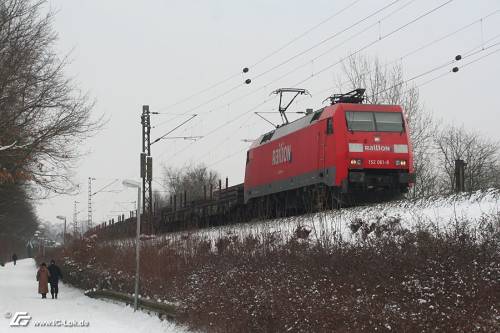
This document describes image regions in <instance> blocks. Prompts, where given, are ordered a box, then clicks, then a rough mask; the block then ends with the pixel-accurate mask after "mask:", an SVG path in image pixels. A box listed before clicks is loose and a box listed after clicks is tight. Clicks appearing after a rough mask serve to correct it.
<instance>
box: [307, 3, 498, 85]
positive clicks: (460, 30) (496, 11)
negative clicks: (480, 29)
mask: <svg viewBox="0 0 500 333" xmlns="http://www.w3.org/2000/svg"><path fill="white" fill-rule="evenodd" d="M498 13H500V10H495V11H493V12H490V13H489V14H487V15H485V16H483V17H481V18H479V19H477V20H474V21H472V22H470V23H468V24H466V25H464V26H462V27H460V28H459V29H457V30H454V31H452V32H450V33H447V34H445V35H444V36H441V37H438V38H436V39H434V40H432V41H430V42H429V43H426V44H424V45H423V46H420V47H417V48H415V49H413V50H411V51H409V52H407V53H405V54H404V55H402V56H400V57H398V58H396V59H394V60H392V61H389V62H386V63H385V64H384V65H383V66H382V68H387V67H388V66H389V65H391V64H394V63H397V62H401V61H403V60H404V59H406V58H408V57H410V56H412V55H414V54H416V53H418V52H420V51H423V50H425V49H427V48H428V47H430V46H432V45H435V44H437V43H439V42H441V41H443V40H446V39H447V38H450V37H452V36H454V35H456V34H458V33H460V32H462V31H464V30H466V29H467V28H470V27H472V26H474V25H476V24H478V23H479V22H481V21H482V20H483V21H484V20H485V19H487V18H489V17H491V16H493V15H496V14H498ZM498 37H500V34H497V35H495V36H493V37H491V38H489V39H488V40H486V41H484V42H483V43H488V42H490V41H492V40H495V39H497V38H498ZM483 45H484V44H483ZM372 71H373V70H368V71H366V72H363V73H362V75H367V74H370V73H371V72H372ZM347 83H349V80H347V81H343V82H342V83H341V85H342V84H347ZM334 88H335V87H334V86H330V87H328V88H326V89H324V90H321V91H319V92H317V93H318V94H321V93H324V92H327V91H331V90H332V89H334Z"/></svg>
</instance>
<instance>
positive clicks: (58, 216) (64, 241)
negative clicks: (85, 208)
mask: <svg viewBox="0 0 500 333" xmlns="http://www.w3.org/2000/svg"><path fill="white" fill-rule="evenodd" d="M56 218H58V219H59V220H64V233H63V245H66V216H61V215H57V216H56Z"/></svg>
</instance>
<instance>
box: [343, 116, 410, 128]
mask: <svg viewBox="0 0 500 333" xmlns="http://www.w3.org/2000/svg"><path fill="white" fill-rule="evenodd" d="M345 118H346V122H347V128H348V129H349V131H353V132H354V131H364V132H403V131H404V125H403V117H402V115H401V113H399V112H366V111H347V112H346V113H345Z"/></svg>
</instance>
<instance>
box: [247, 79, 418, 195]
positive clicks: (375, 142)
mask: <svg viewBox="0 0 500 333" xmlns="http://www.w3.org/2000/svg"><path fill="white" fill-rule="evenodd" d="M363 94H364V89H357V90H355V91H352V92H350V93H347V94H343V95H334V96H332V97H330V99H331V102H332V104H331V105H330V106H327V107H325V108H322V109H320V110H318V111H315V112H312V111H310V112H307V113H306V115H305V116H304V117H302V118H300V119H297V120H295V121H293V122H290V123H286V124H284V125H282V126H280V127H278V128H276V129H275V130H273V131H271V132H268V133H266V134H264V135H262V136H261V137H259V138H258V139H257V140H256V141H255V142H253V144H252V146H251V147H250V148H249V150H248V152H247V162H246V170H245V182H244V201H245V203H247V202H248V201H249V200H250V201H252V200H255V199H257V198H269V197H273V196H275V197H276V196H281V195H282V194H283V193H292V194H293V193H299V192H300V191H304V189H311V188H318V187H321V188H323V189H326V190H327V191H328V192H329V193H338V194H341V193H365V194H366V193H370V192H373V193H374V196H383V195H385V194H392V195H393V194H398V193H404V192H406V191H407V190H408V187H409V186H411V184H412V182H413V172H414V170H413V156H412V147H411V142H410V138H409V133H408V130H409V129H408V124H407V122H406V119H405V117H404V115H403V110H402V108H401V107H400V106H398V105H374V104H362V101H363ZM280 103H281V102H280ZM299 194H300V193H299ZM296 197H297V196H296Z"/></svg>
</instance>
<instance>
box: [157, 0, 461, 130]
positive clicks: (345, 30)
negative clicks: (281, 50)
mask: <svg viewBox="0 0 500 333" xmlns="http://www.w3.org/2000/svg"><path fill="white" fill-rule="evenodd" d="M400 1H402V0H394V1H392V2H390V3H389V4H387V5H385V6H383V7H381V8H379V9H377V10H375V11H373V12H371V13H370V14H369V15H367V16H365V17H364V18H362V19H360V20H358V21H356V22H355V23H353V24H351V25H349V26H348V27H346V28H344V29H342V30H340V31H338V32H336V33H334V34H332V35H330V36H328V37H327V38H325V39H323V40H321V41H320V42H318V43H316V44H314V45H313V46H310V47H309V48H307V49H306V50H303V51H301V52H299V53H297V54H295V55H293V56H291V57H289V58H287V59H286V60H285V61H282V62H280V63H279V64H277V65H275V66H273V67H271V68H269V69H267V70H265V71H264V72H261V73H260V74H257V75H256V76H254V77H253V78H254V79H256V78H260V77H262V76H263V75H266V74H268V73H270V72H272V71H274V70H276V69H278V68H280V67H282V66H283V65H285V64H287V63H288V62H290V61H292V60H293V59H295V58H297V57H299V56H301V55H304V54H306V53H308V52H309V51H311V50H313V49H315V48H317V47H319V46H321V45H323V44H325V43H326V42H328V41H331V40H332V39H334V38H336V37H338V36H340V35H341V34H343V33H345V32H347V31H349V30H351V29H353V28H354V27H356V26H358V25H359V24H361V23H363V22H365V21H367V20H368V19H370V18H372V17H374V16H375V15H377V14H379V13H381V12H383V11H384V10H386V9H388V8H390V7H391V6H393V5H394V4H396V3H398V2H400ZM412 1H413V0H412ZM412 1H411V2H412ZM450 1H453V0H450ZM242 86H245V84H244V83H239V84H238V85H236V86H233V87H231V88H229V89H227V90H225V91H224V92H222V93H220V94H218V95H216V96H213V97H211V98H210V99H208V100H206V101H203V102H202V103H199V104H197V105H196V106H194V107H191V108H189V109H188V110H186V111H185V112H184V113H183V114H188V113H190V112H193V111H196V110H198V109H199V108H202V107H204V106H206V105H207V104H208V103H211V102H213V101H215V100H217V99H219V98H221V97H224V96H226V95H228V94H229V93H231V92H233V91H234V90H236V89H238V88H240V87H242ZM259 90H260V89H259ZM245 97H246V96H245ZM239 99H241V98H239ZM231 104H232V102H231ZM158 110H160V111H161V110H165V109H164V108H160V109H158ZM164 123H166V122H161V123H160V124H158V125H156V127H158V126H161V125H163V124H164Z"/></svg>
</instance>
